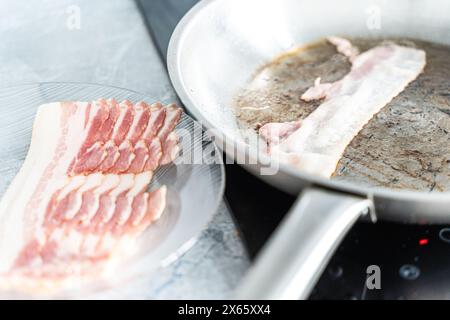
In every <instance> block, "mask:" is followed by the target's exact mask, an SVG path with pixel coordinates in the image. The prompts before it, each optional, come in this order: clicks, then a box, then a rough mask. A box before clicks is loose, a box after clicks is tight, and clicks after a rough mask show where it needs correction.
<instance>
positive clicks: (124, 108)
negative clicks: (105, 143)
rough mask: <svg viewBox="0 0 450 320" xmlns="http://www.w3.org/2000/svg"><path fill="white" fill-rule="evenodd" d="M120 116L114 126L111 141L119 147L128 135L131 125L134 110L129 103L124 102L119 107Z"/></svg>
mask: <svg viewBox="0 0 450 320" xmlns="http://www.w3.org/2000/svg"><path fill="white" fill-rule="evenodd" d="M119 107H120V114H119V117H118V119H117V121H116V124H115V126H114V129H113V132H112V136H111V140H112V141H113V142H114V144H115V145H116V146H118V145H120V144H121V143H122V141H123V140H124V139H125V137H126V135H127V134H128V130H129V129H130V127H131V124H132V123H133V118H134V110H133V106H132V104H131V102H129V101H124V102H122V103H121V104H120V105H119Z"/></svg>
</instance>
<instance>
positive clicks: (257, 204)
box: [136, 0, 450, 299]
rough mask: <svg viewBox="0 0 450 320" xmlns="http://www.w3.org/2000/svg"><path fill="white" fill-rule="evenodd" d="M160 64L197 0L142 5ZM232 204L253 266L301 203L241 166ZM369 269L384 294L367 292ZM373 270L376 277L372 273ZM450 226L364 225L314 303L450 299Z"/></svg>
mask: <svg viewBox="0 0 450 320" xmlns="http://www.w3.org/2000/svg"><path fill="white" fill-rule="evenodd" d="M136 2H137V5H138V7H139V9H140V10H141V12H142V15H143V17H144V20H145V22H146V24H147V27H148V30H149V32H150V34H151V36H152V39H153V41H154V43H155V45H156V46H157V48H158V50H159V53H160V55H161V59H163V60H164V61H165V57H166V54H167V46H168V43H169V39H170V35H171V34H172V31H173V29H174V28H175V26H176V24H177V23H178V21H179V20H180V19H181V17H182V16H183V15H184V14H185V13H186V12H187V11H188V10H189V9H190V8H191V7H192V6H193V5H194V4H195V3H196V2H198V0H136ZM226 174H227V186H226V192H225V196H226V201H227V203H228V206H229V208H230V209H231V212H232V213H233V218H234V219H235V222H236V225H237V226H238V228H239V230H240V231H241V233H242V236H243V239H244V242H245V245H246V248H247V251H248V253H249V255H250V257H252V258H254V257H255V256H256V254H257V253H258V251H259V250H260V248H261V247H262V246H263V245H264V243H265V242H266V240H267V239H268V238H269V237H270V235H271V233H272V232H273V230H274V229H275V228H276V227H277V225H278V223H279V222H280V221H281V220H282V218H283V216H284V215H285V214H286V213H287V212H288V210H289V208H290V206H291V205H292V204H293V202H294V200H295V198H294V197H292V196H290V195H287V194H285V193H283V192H281V191H279V190H277V189H274V188H272V187H270V186H268V185H267V184H265V183H263V182H262V181H260V180H259V179H258V178H255V177H254V176H252V175H250V174H249V173H247V172H246V171H245V170H244V169H242V168H241V167H239V166H238V165H236V164H227V165H226ZM370 266H377V267H379V270H380V278H379V279H378V280H379V286H376V287H375V288H373V289H368V288H367V285H366V281H367V279H368V278H369V277H370V275H372V274H373V273H372V270H371V269H370V268H369V267H370ZM368 268H369V269H368ZM449 271H450V226H448V225H433V226H425V225H423V226H421V225H403V224H397V223H389V222H378V223H376V224H372V223H367V222H357V223H356V225H355V226H354V227H353V228H352V229H351V230H350V232H349V233H348V235H347V236H346V237H345V239H344V240H343V241H342V243H341V244H340V246H339V247H338V249H337V251H336V252H335V254H334V256H333V257H332V259H331V261H330V262H329V264H328V266H327V267H326V269H325V271H324V272H323V274H322V276H321V278H320V280H319V281H318V283H317V285H316V286H315V288H314V290H313V292H312V295H311V297H310V298H311V299H450V277H448V272H449Z"/></svg>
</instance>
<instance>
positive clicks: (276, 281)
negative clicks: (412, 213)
mask: <svg viewBox="0 0 450 320" xmlns="http://www.w3.org/2000/svg"><path fill="white" fill-rule="evenodd" d="M370 208H371V201H370V200H368V199H363V198H359V197H357V196H353V195H347V194H342V193H338V192H333V191H328V190H323V189H315V188H310V189H306V190H305V191H303V192H302V194H301V195H300V197H299V198H298V200H297V201H296V203H295V204H294V206H293V207H292V208H291V210H290V211H289V213H288V214H287V216H286V217H285V218H284V219H283V221H282V222H281V223H280V225H279V226H278V228H277V229H276V231H275V232H274V235H273V236H272V237H271V239H270V240H269V241H268V243H267V244H266V245H265V247H264V248H263V249H262V250H261V252H260V254H259V255H258V257H257V258H256V261H255V263H254V265H253V266H252V267H251V268H250V270H249V272H248V274H247V276H246V277H245V278H244V280H243V282H242V283H241V285H240V286H239V287H238V289H237V291H236V298H237V299H306V298H308V296H309V294H310V292H311V290H312V288H313V287H314V285H315V283H316V281H317V280H318V278H319V276H320V275H321V273H322V271H323V269H324V268H325V266H326V265H327V263H328V261H329V259H330V258H331V256H332V254H333V252H334V251H335V249H336V248H337V246H338V245H339V243H340V242H341V240H342V239H343V237H344V236H345V234H346V233H347V231H348V230H349V229H350V228H351V227H352V225H353V224H354V222H355V221H356V220H357V219H358V218H359V217H360V216H362V215H363V214H367V213H368V212H369V209H370Z"/></svg>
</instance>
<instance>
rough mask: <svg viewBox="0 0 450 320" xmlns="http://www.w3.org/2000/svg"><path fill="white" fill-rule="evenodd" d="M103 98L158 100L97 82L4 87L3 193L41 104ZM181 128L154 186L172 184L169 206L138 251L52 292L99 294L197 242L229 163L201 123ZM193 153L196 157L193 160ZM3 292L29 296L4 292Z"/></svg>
mask: <svg viewBox="0 0 450 320" xmlns="http://www.w3.org/2000/svg"><path fill="white" fill-rule="evenodd" d="M98 98H114V99H116V100H118V101H122V100H125V99H128V100H130V101H132V102H138V101H142V100H143V101H146V102H147V103H153V102H156V101H158V99H157V98H154V97H148V96H145V95H143V94H140V93H137V92H133V91H130V90H126V89H121V88H116V87H111V86H103V85H96V84H82V83H38V84H26V85H20V86H14V87H9V88H2V89H0V164H1V165H0V196H3V194H4V192H5V191H6V189H7V188H8V186H9V184H10V183H11V181H12V179H13V178H14V176H15V175H16V174H17V172H18V171H19V169H20V167H21V165H22V163H23V161H24V159H25V156H26V154H27V150H28V147H29V144H30V140H31V131H32V125H33V121H34V116H35V113H36V110H37V107H38V106H39V105H41V104H44V103H49V102H56V101H64V100H66V101H68V100H72V101H90V100H95V99H98ZM176 131H177V133H178V134H179V136H180V137H181V140H180V145H181V153H180V156H179V158H178V159H177V161H176V162H175V163H174V164H171V165H168V166H164V167H162V168H160V169H158V170H157V171H156V172H155V175H154V177H153V179H152V183H151V184H150V186H149V189H152V188H155V187H157V186H160V185H166V186H167V187H168V195H169V196H168V205H167V208H166V210H165V212H164V214H163V215H162V217H161V219H160V220H158V221H157V222H155V223H154V224H153V225H151V226H150V227H149V228H148V229H147V230H146V231H145V232H144V233H143V234H142V235H141V236H140V237H139V239H138V245H137V248H136V252H134V253H133V254H132V255H131V256H130V258H127V259H124V260H122V261H121V263H120V264H119V265H118V266H117V267H116V268H115V269H114V274H113V276H110V277H107V278H105V279H101V280H97V281H95V283H93V282H89V283H87V284H86V283H82V284H74V286H73V287H72V288H70V289H65V290H64V291H60V292H58V293H56V295H55V294H53V295H52V297H60V298H77V297H83V298H85V297H87V296H89V295H91V294H93V295H95V296H98V294H99V293H101V292H103V291H108V290H114V288H115V287H117V286H122V285H123V284H125V283H129V282H132V281H135V280H138V279H139V278H140V277H145V276H149V275H151V274H152V273H153V272H154V271H155V270H157V269H158V268H159V267H161V266H165V265H167V264H169V263H170V262H172V261H174V260H175V259H177V258H178V257H179V256H180V255H181V254H182V253H184V252H185V251H186V250H187V249H188V248H190V247H191V246H192V245H193V243H194V242H195V240H196V237H197V236H198V235H199V234H200V232H201V231H202V230H203V229H204V228H205V227H206V225H207V224H208V222H209V221H210V219H211V218H212V216H213V214H214V213H215V212H216V210H217V208H218V205H219V203H220V201H221V199H222V196H223V190H224V168H223V163H222V156H221V153H220V152H219V151H218V150H217V149H216V147H215V145H214V143H213V142H211V141H210V140H209V139H207V138H205V137H204V136H203V134H202V130H201V126H200V125H199V124H198V123H196V122H194V120H193V119H192V118H190V117H189V116H187V115H186V114H183V116H182V119H181V121H180V123H179V124H178V126H177V128H176ZM187 136H190V137H187ZM188 158H193V159H194V160H195V161H187V159H188ZM0 297H4V298H6V297H9V298H13V297H24V296H23V294H21V293H17V292H15V293H12V292H7V293H6V292H3V293H0Z"/></svg>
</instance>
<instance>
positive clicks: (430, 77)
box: [235, 39, 450, 191]
mask: <svg viewBox="0 0 450 320" xmlns="http://www.w3.org/2000/svg"><path fill="white" fill-rule="evenodd" d="M390 40H392V41H394V42H396V43H397V44H400V45H404V46H413V47H417V48H421V49H424V50H425V51H426V53H427V65H426V67H425V70H424V72H423V73H422V74H421V75H420V76H419V77H418V78H417V79H416V80H415V81H414V82H412V83H411V84H410V85H409V86H408V87H407V88H406V89H405V90H404V91H403V92H402V93H401V94H400V95H398V96H397V97H395V98H394V99H393V100H392V101H391V102H390V103H389V104H388V105H386V106H385V107H384V108H383V109H382V111H381V112H380V113H378V114H377V115H376V116H375V117H374V118H373V119H372V120H371V121H370V122H369V123H368V124H367V125H366V126H365V127H364V128H363V130H362V131H361V132H360V133H359V134H358V136H356V137H355V138H354V139H353V141H352V142H351V143H350V145H349V146H348V147H347V149H346V150H345V152H344V155H343V157H342V158H341V160H340V162H339V164H338V166H337V169H336V171H335V173H334V175H333V179H339V180H346V181H350V182H353V183H358V184H361V185H365V186H383V187H391V188H402V189H414V190H425V191H426V190H429V191H445V190H450V89H449V87H450V63H449V57H450V47H448V46H444V45H438V44H434V43H429V42H423V41H416V40H406V39H390ZM351 41H352V43H353V44H354V45H356V46H357V47H358V48H359V49H360V51H361V52H362V51H366V50H368V49H370V48H372V47H374V46H376V45H378V44H380V43H381V42H382V41H384V40H366V39H351ZM349 70H350V63H349V62H348V61H347V59H346V58H345V57H344V56H343V55H341V54H338V53H337V52H336V50H335V47H334V46H332V45H330V44H328V43H327V42H326V41H325V40H323V41H320V42H317V43H314V44H311V45H308V46H306V47H302V48H299V49H296V50H294V51H289V52H287V53H284V54H282V55H280V56H279V57H277V58H276V59H274V60H273V61H271V62H269V63H267V64H265V65H264V66H262V67H261V68H259V69H258V70H257V72H256V73H255V75H254V76H253V77H252V79H251V80H250V82H249V83H248V85H247V86H246V88H244V89H243V90H242V92H240V94H239V95H238V96H237V97H236V101H235V108H236V114H237V117H238V119H239V122H240V125H241V126H243V127H245V128H248V127H250V128H253V129H258V128H259V126H261V125H263V124H265V123H267V122H284V121H292V120H296V119H298V118H302V119H303V118H305V117H307V116H308V115H309V114H310V113H311V112H312V111H313V110H314V109H315V108H317V106H318V105H319V104H320V103H321V102H320V101H314V102H305V101H303V100H301V99H300V96H301V95H302V93H303V92H305V91H306V89H307V88H309V87H310V86H311V85H312V84H313V82H314V80H315V79H316V78H317V77H321V78H322V82H333V81H336V80H338V79H341V78H342V77H343V76H344V75H345V74H346V73H348V72H349Z"/></svg>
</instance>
